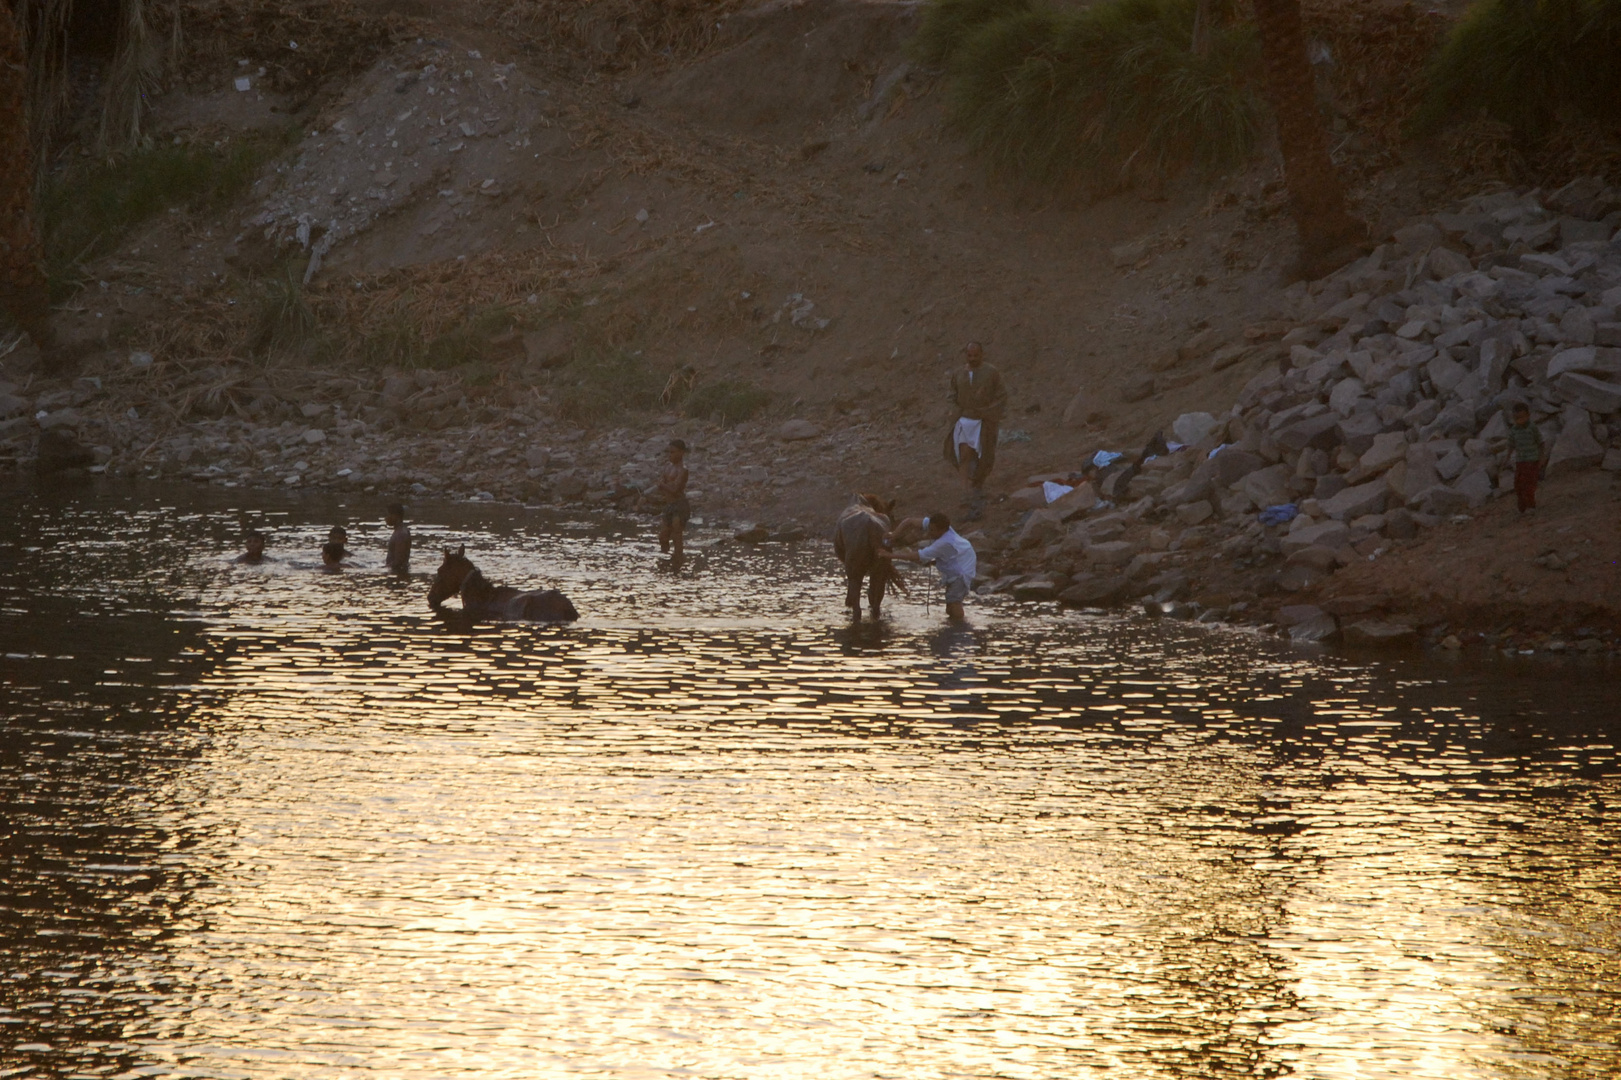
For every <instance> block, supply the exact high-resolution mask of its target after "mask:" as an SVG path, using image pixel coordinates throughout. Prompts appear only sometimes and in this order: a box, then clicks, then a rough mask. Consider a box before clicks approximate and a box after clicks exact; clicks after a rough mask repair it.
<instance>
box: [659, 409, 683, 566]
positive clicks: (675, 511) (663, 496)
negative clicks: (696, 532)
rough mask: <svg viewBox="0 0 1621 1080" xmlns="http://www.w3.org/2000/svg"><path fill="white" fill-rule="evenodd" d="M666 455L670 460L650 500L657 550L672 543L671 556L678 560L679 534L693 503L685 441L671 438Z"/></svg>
mask: <svg viewBox="0 0 1621 1080" xmlns="http://www.w3.org/2000/svg"><path fill="white" fill-rule="evenodd" d="M665 452H666V454H667V455H668V456H669V463H668V464H666V465H665V466H664V471H663V472H661V473H659V482H658V486H657V487H656V488H654V489H653V501H654V502H656V503H657V504H658V505H659V508H660V509H659V514H660V519H661V520H660V522H659V550H660V551H661V552H667V551H669V550H670V547H671V545H672V544H673V545H674V546H675V553H674V559H675V561H676V562H678V563H679V562H680V561H681V544H682V533H683V532H684V531H685V530H686V527H687V520H688V519H689V518H691V517H692V506H691V505H690V504H689V503H688V502H687V466H686V465H685V461H686V458H687V444H686V443H685V442H683V441H682V440H680V439H671V440H670V446H669V449H668V450H667V451H665Z"/></svg>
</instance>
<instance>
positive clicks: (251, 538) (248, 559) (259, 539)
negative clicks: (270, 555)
mask: <svg viewBox="0 0 1621 1080" xmlns="http://www.w3.org/2000/svg"><path fill="white" fill-rule="evenodd" d="M243 544H244V546H245V547H246V548H247V550H246V551H244V552H243V553H242V554H240V555H238V556H237V557H236V559H235V561H236V562H237V563H238V564H239V565H242V566H258V565H259V564H260V563H262V562H264V561H265V534H264V533H262V532H260V531H259V530H258V529H249V530H248V535H247V536H246V538H244V541H243Z"/></svg>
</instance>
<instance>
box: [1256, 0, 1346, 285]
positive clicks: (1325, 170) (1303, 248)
mask: <svg viewBox="0 0 1621 1080" xmlns="http://www.w3.org/2000/svg"><path fill="white" fill-rule="evenodd" d="M1255 22H1256V25H1257V27H1258V28H1259V29H1260V31H1261V60H1262V64H1263V65H1264V66H1265V68H1266V79H1267V89H1268V92H1269V96H1270V97H1271V100H1272V112H1273V114H1274V115H1275V116H1276V117H1277V121H1278V148H1279V149H1280V150H1281V151H1282V153H1283V175H1284V180H1285V181H1286V182H1287V183H1288V185H1289V196H1290V199H1291V200H1292V201H1293V203H1294V215H1295V225H1296V227H1297V228H1298V229H1299V231H1300V263H1299V266H1298V268H1297V269H1298V270H1299V272H1300V274H1301V276H1304V277H1321V276H1322V275H1323V274H1325V273H1327V272H1328V271H1330V270H1333V269H1334V268H1335V267H1337V266H1341V265H1343V264H1344V263H1346V262H1349V261H1350V259H1351V258H1354V257H1355V255H1356V254H1357V245H1358V244H1360V243H1361V242H1362V241H1363V240H1364V239H1365V238H1366V237H1367V233H1368V228H1367V226H1366V225H1364V224H1363V223H1362V222H1361V221H1359V220H1357V219H1356V218H1354V217H1352V216H1351V214H1350V212H1349V211H1348V210H1347V209H1346V207H1345V189H1344V188H1343V187H1342V186H1341V185H1340V178H1339V176H1337V175H1336V174H1335V172H1334V163H1333V161H1331V160H1330V159H1329V156H1328V140H1327V137H1326V133H1325V131H1324V129H1323V117H1322V112H1321V111H1320V110H1319V109H1318V107H1317V93H1316V87H1315V85H1314V84H1313V81H1312V74H1311V64H1310V62H1309V61H1308V60H1307V59H1306V32H1305V28H1304V27H1303V26H1302V24H1301V20H1300V0H1255Z"/></svg>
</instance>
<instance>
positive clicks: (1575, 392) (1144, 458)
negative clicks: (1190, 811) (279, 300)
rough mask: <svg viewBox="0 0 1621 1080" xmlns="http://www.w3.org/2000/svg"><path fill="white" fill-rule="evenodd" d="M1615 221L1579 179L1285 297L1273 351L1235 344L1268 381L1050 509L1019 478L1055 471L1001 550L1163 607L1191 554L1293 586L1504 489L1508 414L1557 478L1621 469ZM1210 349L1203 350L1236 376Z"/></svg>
mask: <svg viewBox="0 0 1621 1080" xmlns="http://www.w3.org/2000/svg"><path fill="white" fill-rule="evenodd" d="M1618 226H1621V188H1614V187H1606V186H1605V185H1604V184H1603V183H1602V182H1600V181H1597V180H1581V181H1577V182H1575V183H1573V184H1571V185H1569V186H1567V187H1565V188H1563V189H1561V190H1559V191H1557V192H1554V193H1553V194H1551V195H1549V196H1547V197H1546V198H1539V196H1538V194H1537V193H1536V192H1532V193H1529V194H1516V193H1513V192H1502V193H1496V194H1491V195H1484V196H1480V197H1477V198H1475V199H1472V200H1470V201H1469V202H1468V203H1466V204H1465V205H1464V206H1462V207H1461V208H1459V209H1458V210H1457V211H1455V212H1451V213H1440V214H1436V215H1433V216H1432V217H1429V218H1426V219H1423V220H1420V221H1417V222H1415V223H1412V224H1410V225H1408V226H1406V227H1404V228H1401V229H1398V230H1396V232H1395V233H1394V234H1393V235H1392V237H1391V238H1390V240H1389V242H1387V243H1384V244H1381V245H1380V246H1379V247H1378V248H1377V249H1376V250H1375V251H1373V252H1372V253H1371V254H1370V255H1368V256H1367V257H1366V258H1364V259H1361V260H1359V261H1358V262H1356V263H1353V264H1352V265H1350V266H1348V267H1346V268H1345V269H1343V270H1341V271H1339V272H1338V273H1336V274H1334V275H1333V276H1332V277H1330V278H1327V279H1325V280H1323V281H1320V282H1316V283H1314V284H1313V285H1312V286H1310V287H1309V288H1307V287H1305V286H1296V287H1295V290H1294V291H1293V298H1294V300H1295V301H1296V302H1297V303H1298V304H1299V305H1300V315H1301V319H1300V324H1299V325H1297V326H1295V327H1294V328H1293V329H1290V330H1289V331H1288V332H1287V333H1284V334H1282V336H1281V339H1279V340H1277V341H1276V342H1274V343H1273V344H1271V345H1269V346H1262V347H1256V346H1238V347H1237V348H1238V349H1239V350H1240V351H1242V350H1243V349H1245V348H1248V349H1250V354H1251V357H1252V359H1251V362H1254V360H1255V359H1259V360H1261V361H1263V362H1264V364H1265V366H1264V369H1263V370H1261V372H1260V373H1259V374H1257V375H1256V376H1255V377H1254V378H1252V379H1251V380H1250V381H1249V383H1248V385H1246V386H1245V387H1244V389H1243V391H1242V393H1240V395H1239V397H1238V401H1237V403H1236V404H1234V405H1233V406H1232V407H1231V409H1230V410H1229V411H1228V412H1227V413H1226V414H1225V415H1212V414H1209V413H1191V414H1186V415H1184V416H1182V417H1179V418H1178V419H1177V420H1176V421H1175V423H1174V424H1173V425H1171V429H1170V431H1171V432H1172V433H1174V434H1175V436H1176V441H1178V442H1185V443H1188V444H1190V445H1189V446H1187V447H1186V448H1185V449H1182V450H1181V451H1180V452H1176V453H1163V454H1159V455H1157V456H1156V455H1151V454H1147V453H1145V454H1141V455H1138V456H1137V458H1136V459H1131V458H1127V459H1123V460H1122V461H1120V462H1116V463H1113V464H1111V465H1110V466H1109V467H1108V468H1107V469H1105V470H1103V471H1102V472H1100V473H1099V474H1097V475H1095V476H1094V477H1093V478H1092V479H1091V480H1090V481H1089V482H1088V483H1086V484H1083V485H1080V486H1079V487H1077V488H1076V490H1075V491H1073V492H1071V493H1070V494H1069V495H1066V496H1064V498H1063V500H1061V501H1060V502H1057V503H1053V504H1052V505H1046V499H1045V496H1044V495H1043V494H1042V491H1041V489H1040V488H1039V487H1038V486H1036V482H1039V481H1041V480H1044V479H1051V478H1050V477H1032V478H1031V480H1032V482H1033V483H1032V485H1031V487H1029V488H1027V489H1025V490H1024V491H1022V492H1019V493H1017V494H1016V495H1015V496H1014V497H1015V498H1016V499H1021V500H1024V501H1026V502H1028V503H1029V504H1030V505H1031V506H1032V507H1034V508H1033V509H1031V510H1030V512H1029V513H1028V514H1027V515H1026V516H1025V517H1024V519H1023V520H1022V522H1021V523H1020V525H1019V527H1018V529H1017V531H1016V532H1014V533H1013V534H1012V535H1011V537H1010V542H1009V545H1008V546H1009V552H1008V555H1009V557H1010V558H1011V560H1012V561H1014V562H1024V563H1026V564H1034V565H1037V566H1039V567H1041V570H1042V573H1041V574H1040V578H1041V580H1043V581H1045V582H1049V583H1052V584H1053V585H1055V586H1056V587H1055V589H1054V590H1053V593H1054V594H1055V595H1058V596H1060V597H1061V598H1062V599H1065V600H1067V601H1070V602H1072V603H1076V604H1097V603H1104V602H1109V601H1115V600H1122V599H1136V598H1141V597H1143V596H1145V595H1151V596H1152V597H1153V598H1154V599H1155V600H1156V602H1161V603H1163V602H1166V601H1169V600H1171V599H1174V598H1175V597H1176V596H1177V594H1178V593H1179V592H1185V591H1186V590H1187V588H1188V586H1187V580H1188V578H1187V575H1186V574H1185V573H1181V572H1171V573H1169V574H1168V573H1167V570H1168V569H1169V567H1168V565H1167V564H1169V565H1170V566H1176V565H1179V564H1188V563H1191V562H1196V561H1197V559H1192V558H1189V557H1188V556H1187V555H1186V554H1185V553H1187V552H1190V551H1194V550H1198V549H1204V551H1205V552H1206V553H1208V552H1210V551H1215V552H1217V553H1219V554H1221V555H1223V556H1225V557H1226V558H1227V559H1228V560H1229V561H1231V562H1236V563H1238V564H1239V565H1240V566H1241V567H1242V566H1245V565H1251V566H1253V565H1258V564H1261V563H1266V562H1270V563H1271V564H1272V565H1271V566H1269V567H1268V571H1267V574H1268V576H1267V578H1266V581H1265V584H1266V585H1269V586H1271V585H1275V586H1276V587H1278V588H1280V589H1282V590H1283V591H1285V592H1291V591H1297V590H1300V589H1303V588H1306V587H1309V586H1312V585H1315V584H1317V583H1319V582H1321V581H1322V580H1323V579H1324V578H1325V577H1327V576H1328V575H1330V574H1332V573H1333V572H1334V571H1335V570H1336V569H1337V568H1339V567H1340V566H1343V565H1346V564H1347V563H1349V562H1350V561H1351V560H1352V559H1354V558H1358V557H1363V558H1366V557H1370V556H1371V557H1377V556H1378V555H1379V554H1381V553H1382V552H1383V551H1384V550H1385V549H1387V548H1388V547H1389V546H1390V545H1392V544H1394V543H1399V542H1402V541H1406V540H1410V539H1412V538H1414V537H1415V536H1416V535H1417V534H1418V532H1419V530H1421V529H1423V528H1425V527H1428V526H1431V525H1434V524H1435V523H1437V522H1438V521H1441V520H1443V519H1446V518H1449V517H1452V516H1455V515H1458V514H1461V513H1465V512H1467V511H1469V510H1470V509H1471V508H1475V507H1479V506H1481V505H1483V504H1484V503H1485V502H1487V501H1488V500H1489V499H1491V498H1493V497H1494V496H1499V495H1503V494H1505V493H1506V492H1508V491H1511V490H1512V487H1513V469H1512V462H1511V460H1510V452H1509V446H1508V440H1507V435H1508V417H1507V409H1508V408H1509V407H1510V406H1512V405H1513V404H1515V403H1520V402H1523V403H1525V404H1526V405H1528V406H1529V407H1530V409H1531V414H1532V418H1533V422H1535V423H1536V424H1537V425H1538V426H1539V427H1540V428H1541V430H1542V433H1543V437H1544V438H1545V440H1546V441H1547V444H1548V445H1549V446H1551V447H1552V465H1553V468H1554V469H1555V470H1560V469H1569V468H1573V467H1578V466H1595V465H1603V466H1605V467H1606V468H1610V469H1616V470H1621V239H1618V238H1617V237H1616V232H1617V228H1618ZM1257 336H1259V335H1257ZM1206 337H1209V335H1206ZM1219 345H1220V342H1219V341H1217V340H1215V339H1214V338H1211V339H1210V340H1206V341H1203V342H1202V343H1201V345H1200V351H1203V352H1206V353H1211V352H1213V353H1214V354H1215V355H1216V356H1217V357H1218V358H1219V360H1217V361H1213V363H1217V362H1219V363H1221V364H1223V365H1226V364H1230V363H1232V356H1233V355H1234V351H1235V348H1234V347H1233V346H1229V347H1226V348H1219V347H1218V346H1219ZM1268 508H1273V509H1272V510H1271V511H1270V513H1266V514H1263V512H1264V511H1268ZM1263 518H1265V519H1266V520H1268V521H1270V522H1275V523H1273V524H1263V523H1262V521H1263ZM1278 564H1281V565H1278ZM1055 571H1056V573H1055ZM1028 577H1029V575H1028V574H1027V575H1025V577H1024V578H1021V577H1019V576H1017V575H1009V576H1008V579H1007V580H1004V581H1001V582H997V583H994V584H995V585H996V586H998V587H1001V588H1006V589H1008V590H1010V591H1014V592H1016V593H1017V592H1019V591H1020V590H1021V583H1022V582H1023V581H1025V580H1026V579H1027V578H1028ZM1023 591H1025V592H1028V591H1029V590H1028V589H1027V588H1026V589H1024V590H1023ZM1038 591H1039V590H1038Z"/></svg>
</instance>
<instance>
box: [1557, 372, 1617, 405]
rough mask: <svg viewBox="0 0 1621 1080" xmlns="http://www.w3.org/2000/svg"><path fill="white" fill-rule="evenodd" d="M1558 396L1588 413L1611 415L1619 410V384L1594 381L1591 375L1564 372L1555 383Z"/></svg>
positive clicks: (1601, 380)
mask: <svg viewBox="0 0 1621 1080" xmlns="http://www.w3.org/2000/svg"><path fill="white" fill-rule="evenodd" d="M1554 387H1555V388H1556V389H1557V390H1558V391H1559V396H1560V397H1562V398H1564V399H1565V400H1566V401H1567V402H1569V403H1570V404H1572V405H1580V406H1581V407H1582V408H1584V409H1586V410H1588V411H1589V412H1596V413H1612V412H1616V411H1617V410H1621V384H1617V383H1611V382H1605V381H1604V380H1603V379H1595V378H1594V377H1593V376H1591V375H1582V374H1578V373H1576V372H1566V373H1565V374H1563V375H1561V376H1559V378H1558V380H1557V381H1555V383H1554Z"/></svg>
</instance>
